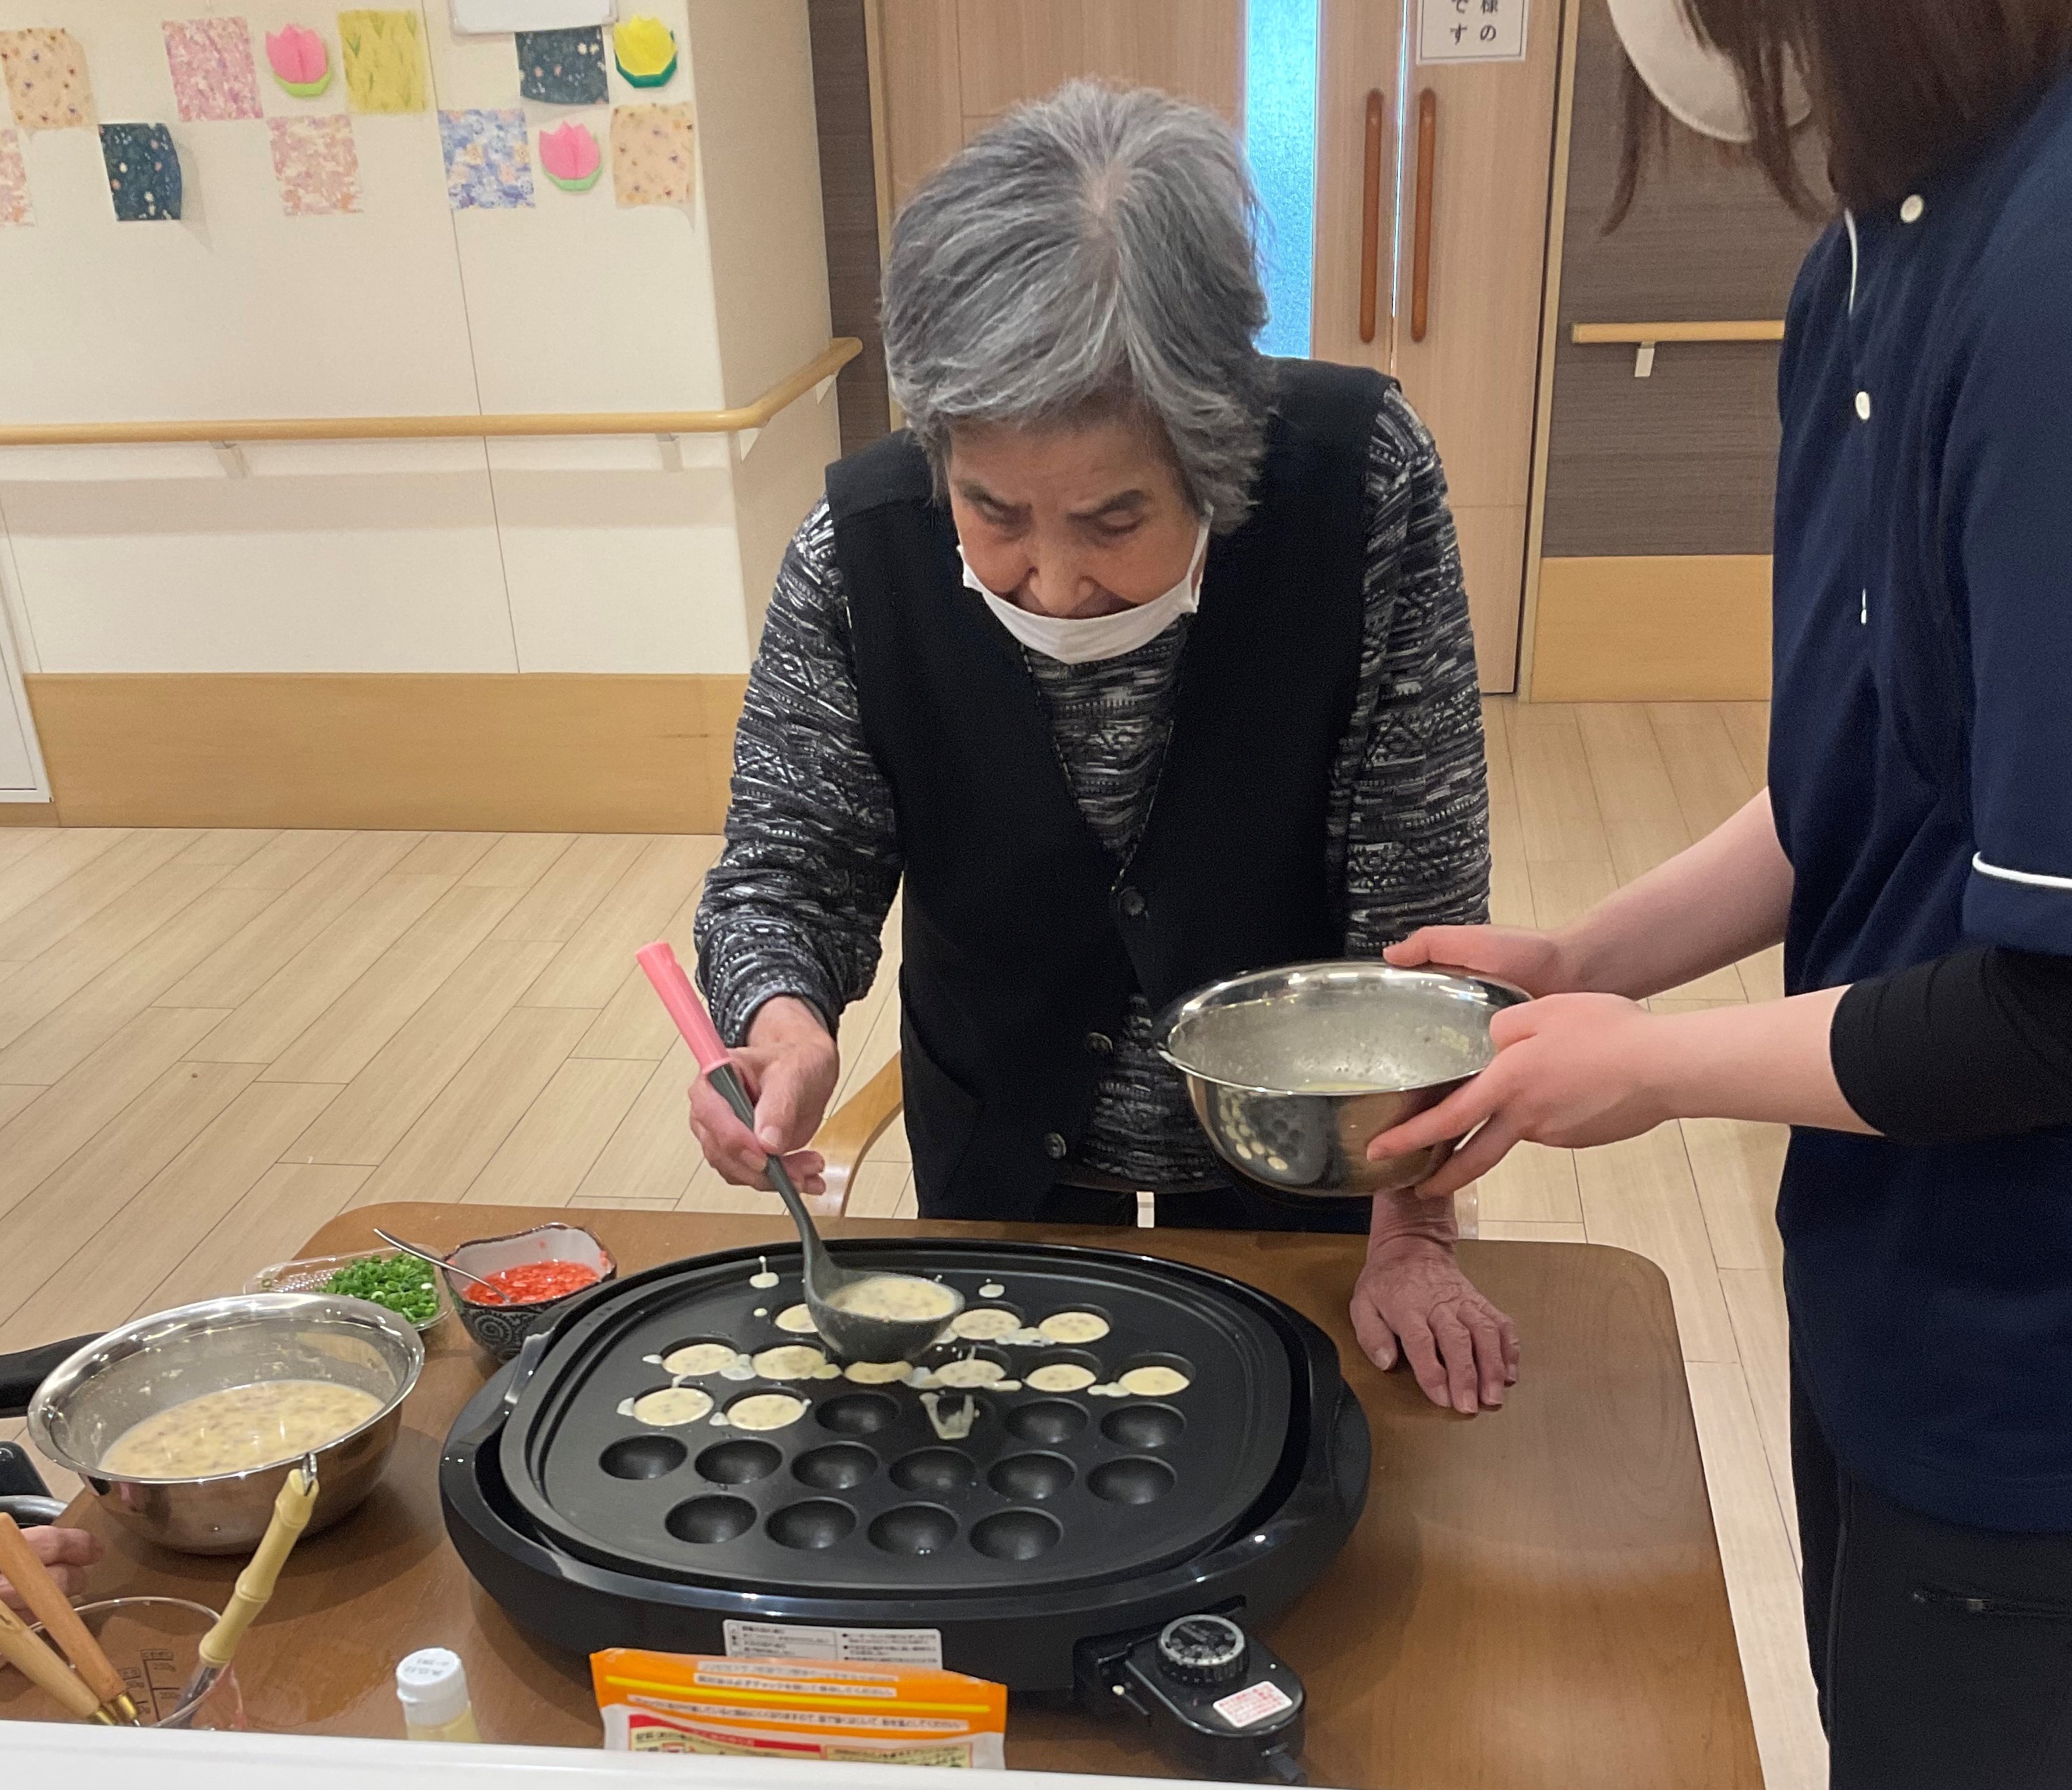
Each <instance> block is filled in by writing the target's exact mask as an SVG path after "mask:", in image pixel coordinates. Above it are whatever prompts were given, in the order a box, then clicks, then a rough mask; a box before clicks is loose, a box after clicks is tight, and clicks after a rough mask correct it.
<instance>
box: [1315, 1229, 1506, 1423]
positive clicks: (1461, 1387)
mask: <svg viewBox="0 0 2072 1790" xmlns="http://www.w3.org/2000/svg"><path fill="white" fill-rule="evenodd" d="M1374 1215H1375V1216H1374V1230H1373V1232H1372V1234H1371V1236H1370V1237H1369V1238H1368V1240H1367V1265H1366V1267H1365V1268H1364V1269H1362V1270H1361V1273H1360V1278H1359V1282H1357V1283H1356V1284H1355V1286H1354V1288H1353V1304H1352V1320H1353V1334H1354V1335H1355V1336H1357V1337H1358V1338H1359V1345H1360V1347H1361V1348H1363V1349H1364V1350H1366V1351H1367V1355H1368V1356H1369V1357H1370V1358H1371V1360H1373V1361H1374V1363H1375V1365H1376V1366H1377V1367H1380V1368H1392V1367H1394V1366H1395V1365H1396V1361H1397V1360H1398V1359H1399V1357H1400V1359H1401V1360H1404V1362H1405V1363H1406V1364H1408V1367H1409V1368H1410V1371H1411V1372H1412V1374H1413V1375H1415V1376H1416V1381H1417V1384H1418V1385H1420V1387H1422V1388H1423V1389H1424V1396H1425V1397H1427V1398H1429V1399H1430V1400H1431V1401H1432V1402H1433V1404H1434V1405H1444V1406H1446V1407H1448V1408H1449V1409H1453V1410H1456V1411H1458V1412H1460V1413H1461V1414H1462V1415H1463V1416H1466V1417H1472V1416H1473V1415H1474V1413H1476V1412H1477V1411H1478V1410H1483V1409H1488V1410H1494V1409H1496V1408H1497V1407H1498V1405H1502V1404H1503V1398H1504V1393H1505V1391H1506V1389H1507V1388H1509V1387H1511V1386H1514V1385H1516V1384H1517V1383H1518V1326H1517V1325H1516V1324H1515V1323H1512V1322H1511V1319H1509V1318H1507V1317H1506V1316H1505V1315H1503V1312H1501V1311H1498V1310H1497V1308H1496V1307H1495V1306H1494V1305H1492V1304H1490V1302H1489V1301H1488V1300H1487V1299H1486V1298H1483V1297H1482V1294H1481V1293H1480V1292H1479V1291H1478V1290H1477V1288H1476V1286H1475V1284H1474V1282H1472V1281H1471V1280H1470V1279H1469V1278H1468V1277H1467V1276H1466V1274H1463V1273H1462V1272H1461V1265H1460V1264H1459V1263H1458V1262H1457V1261H1455V1260H1454V1258H1453V1212H1452V1211H1451V1210H1450V1209H1449V1208H1446V1207H1444V1206H1440V1207H1433V1206H1429V1205H1426V1204H1424V1203H1422V1202H1421V1201H1420V1200H1418V1198H1417V1196H1416V1195H1414V1194H1387V1193H1384V1194H1382V1195H1379V1196H1378V1197H1377V1198H1376V1199H1375V1203H1374Z"/></svg>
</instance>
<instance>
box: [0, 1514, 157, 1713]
mask: <svg viewBox="0 0 2072 1790" xmlns="http://www.w3.org/2000/svg"><path fill="white" fill-rule="evenodd" d="M0 1574H4V1575H5V1576H6V1578H7V1580H8V1582H10V1584H12V1585H13V1586H14V1589H15V1590H17V1591H19V1592H20V1593H21V1595H22V1601H23V1603H26V1604H27V1605H28V1607H29V1610H30V1612H31V1615H34V1616H35V1619H36V1620H37V1621H38V1622H39V1623H42V1624H43V1635H42V1636H39V1635H36V1634H34V1633H32V1632H31V1631H30V1629H29V1627H28V1626H27V1623H24V1622H23V1620H22V1619H21V1618H20V1617H19V1616H18V1615H15V1614H14V1611H11V1610H10V1609H9V1608H8V1607H6V1605H5V1604H0V1658H4V1659H6V1660H7V1661H8V1662H9V1664H12V1665H14V1666H16V1667H18V1668H19V1669H20V1670H21V1673H22V1674H23V1677H26V1678H27V1679H28V1680H29V1681H30V1682H31V1684H33V1685H35V1686H36V1687H37V1688H38V1689H40V1690H42V1691H43V1693H45V1694H46V1695H47V1696H49V1697H51V1698H53V1699H54V1700H55V1701H56V1702H57V1703H58V1704H59V1705H60V1706H62V1707H63V1708H64V1710H65V1711H66V1713H67V1714H70V1715H72V1716H76V1718H79V1719H80V1721H82V1722H105V1723H107V1724H108V1725H109V1726H115V1725H116V1724H117V1722H124V1723H127V1724H128V1725H129V1726H131V1727H133V1728H134V1727H141V1726H143V1722H142V1718H141V1717H140V1716H139V1715H138V1713H137V1706H136V1705H135V1704H134V1703H133V1702H130V1700H129V1691H128V1689H127V1688H126V1687H125V1685H124V1684H123V1682H122V1674H121V1673H119V1672H117V1670H116V1669H115V1668H114V1666H113V1664H112V1663H110V1661H109V1657H108V1656H107V1655H106V1654H105V1653H104V1652H101V1644H100V1643H99V1642H98V1641H97V1640H95V1639H94V1638H93V1636H92V1635H91V1634H90V1633H89V1632H88V1630H87V1626H86V1624H85V1623H83V1622H81V1621H80V1619H79V1614H78V1612H77V1611H75V1610H74V1609H73V1608H72V1600H71V1599H68V1597H66V1595H64V1592H63V1591H62V1590H60V1589H59V1588H58V1582H57V1581H56V1579H54V1578H51V1574H50V1569H49V1568H48V1567H47V1566H44V1564H43V1562H42V1561H41V1560H39V1558H37V1557H36V1554H35V1550H34V1549H31V1547H30V1545H29V1543H28V1538H27V1537H26V1536H24V1535H23V1533H22V1531H21V1529H20V1528H19V1525H17V1524H16V1523H15V1521H14V1518H13V1517H11V1516H8V1515H7V1513H6V1512H4V1511H0ZM45 1636H47V1637H48V1640H45V1638H44V1637H45ZM53 1641H54V1642H56V1644H57V1646H58V1647H60V1648H64V1655H65V1659H68V1660H71V1661H72V1664H71V1665H70V1666H68V1665H67V1664H65V1661H64V1660H61V1659H60V1658H59V1657H58V1656H57V1654H56V1652H55V1651H54V1650H53V1648H51V1645H50V1644H49V1643H50V1642H53Z"/></svg>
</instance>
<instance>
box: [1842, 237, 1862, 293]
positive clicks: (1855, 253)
mask: <svg viewBox="0 0 2072 1790" xmlns="http://www.w3.org/2000/svg"><path fill="white" fill-rule="evenodd" d="M1842 221H1843V222H1844V224H1848V227H1849V315H1851V316H1852V317H1853V316H1855V315H1856V274H1857V270H1859V269H1860V268H1861V267H1862V265H1863V247H1862V245H1861V244H1860V243H1859V242H1858V241H1856V213H1855V212H1848V211H1845V212H1843V213H1842Z"/></svg>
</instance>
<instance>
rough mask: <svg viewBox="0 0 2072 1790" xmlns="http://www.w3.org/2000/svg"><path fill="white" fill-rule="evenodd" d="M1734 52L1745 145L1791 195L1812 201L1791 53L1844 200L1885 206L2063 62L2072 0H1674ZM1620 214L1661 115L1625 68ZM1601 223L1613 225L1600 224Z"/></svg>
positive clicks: (1807, 206) (2001, 118)
mask: <svg viewBox="0 0 2072 1790" xmlns="http://www.w3.org/2000/svg"><path fill="white" fill-rule="evenodd" d="M1678 4H1679V5H1680V6H1682V7H1683V10H1684V13H1685V14H1686V15H1687V16H1688V18H1689V19H1690V20H1691V21H1692V23H1693V24H1694V25H1696V27H1697V29H1698V32H1699V35H1700V36H1701V37H1703V38H1704V39H1705V40H1706V41H1707V42H1708V43H1711V44H1712V46H1713V47H1715V48H1716V49H1718V50H1719V51H1721V52H1722V53H1723V54H1724V55H1725V56H1726V57H1727V58H1728V60H1729V61H1731V62H1732V63H1733V65H1734V67H1735V69H1736V70H1737V72H1738V73H1739V74H1740V76H1741V90H1742V92H1743V93H1745V95H1746V96H1747V98H1748V101H1749V115H1750V117H1751V118H1752V119H1753V123H1754V126H1755V136H1754V139H1753V141H1752V142H1750V143H1749V145H1748V146H1747V147H1746V150H1745V152H1744V153H1745V154H1747V156H1748V157H1749V159H1750V160H1751V161H1753V163H1755V165H1756V166H1757V167H1759V168H1761V169H1762V171H1763V173H1764V174H1765V175H1767V176H1768V177H1769V179H1770V184H1771V185H1772V186H1773V187H1775V188H1776V189H1777V191H1778V193H1779V194H1780V195H1782V197H1783V198H1784V199H1785V200H1786V201H1788V202H1789V203H1790V204H1793V205H1795V206H1797V207H1799V208H1800V209H1801V210H1804V211H1815V210H1817V209H1818V207H1817V204H1816V202H1815V200H1814V199H1813V196H1812V195H1811V193H1810V192H1809V191H1807V187H1806V183H1805V180H1804V179H1803V176H1802V175H1800V172H1799V163H1798V160H1797V158H1796V157H1795V155H1794V142H1793V138H1794V132H1793V130H1792V128H1791V126H1790V121H1789V117H1790V115H1789V113H1788V111H1787V109H1786V84H1787V81H1788V78H1789V76H1788V70H1789V68H1790V65H1791V64H1792V63H1794V62H1796V64H1798V66H1799V68H1800V69H1801V70H1803V73H1804V77H1805V81H1806V86H1807V91H1808V92H1809V93H1811V96H1812V100H1813V113H1812V118H1811V126H1812V128H1813V129H1814V130H1816V131H1818V132H1819V135H1820V138H1821V139H1822V140H1823V142H1824V144H1825V145H1826V148H1827V177H1828V181H1829V183H1830V184H1831V186H1832V187H1833V188H1834V190H1835V192H1836V195H1837V196H1838V197H1839V198H1840V200H1841V201H1842V203H1843V204H1845V205H1855V206H1864V207H1869V206H1876V205H1881V204H1889V203H1891V202H1892V201H1893V200H1896V199H1897V198H1899V197H1901V195H1904V194H1905V193H1906V192H1907V191H1909V190H1910V188H1911V187H1913V186H1914V185H1915V184H1916V183H1918V181H1919V179H1921V177H1922V175H1924V174H1926V172H1927V171H1928V170H1929V169H1930V168H1932V167H1934V166H1935V165H1936V164H1937V163H1940V162H1942V161H1945V160H1947V159H1948V158H1950V157H1951V156H1953V155H1957V154H1962V153H1963V151H1964V150H1967V149H1968V148H1970V147H1971V146H1973V145H1974V144H1976V143H1979V142H1982V141H1984V139H1985V138H1988V137H1990V136H1992V134H1994V132H1996V130H1999V129H2000V126H2003V125H2004V124H2006V123H2007V122H2008V121H2009V120H2011V119H2012V118H2014V117H2016V116H2018V115H2019V114H2020V113H2021V112H2022V111H2023V110H2024V109H2026V108H2027V107H2028V106H2029V105H2030V104H2031V103H2032V102H2033V101H2034V100H2035V98H2036V97H2037V94H2038V93H2041V90H2042V89H2043V88H2045V87H2047V86H2049V84H2050V83H2051V82H2052V81H2053V80H2055V79H2056V78H2057V77H2058V76H2059V75H2060V74H2062V73H2063V72H2065V71H2066V68H2072V0H1678ZM1666 129H1667V115H1666V114H1665V113H1663V112H1662V110H1661V109H1660V108H1659V106H1658V105H1655V101H1654V97H1653V96H1652V95H1651V94H1650V93H1648V91H1647V89H1646V85H1645V84H1644V83H1643V82H1642V80H1641V79H1640V77H1639V76H1638V74H1637V73H1635V72H1634V70H1633V68H1631V67H1630V65H1629V67H1628V68H1627V69H1626V137H1625V148H1624V152H1623V158H1622V163H1621V167H1620V174H1619V186H1618V195H1617V196H1616V197H1615V198H1614V201H1613V208H1612V212H1613V215H1612V219H1611V224H1613V225H1616V224H1617V223H1618V221H1619V220H1621V219H1622V218H1623V217H1624V216H1625V215H1626V209H1627V208H1628V207H1629V206H1630V204H1631V203H1632V200H1633V194H1634V188H1635V187H1636V186H1637V185H1638V181H1639V179H1640V176H1641V173H1642V168H1643V166H1644V165H1645V163H1646V161H1647V158H1648V156H1649V154H1650V153H1651V150H1653V149H1654V148H1655V147H1656V146H1658V145H1659V142H1660V141H1661V139H1662V138H1663V135H1664V134H1666ZM1608 227H1609V226H1608Z"/></svg>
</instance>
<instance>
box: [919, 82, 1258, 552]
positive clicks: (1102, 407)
mask: <svg viewBox="0 0 2072 1790" xmlns="http://www.w3.org/2000/svg"><path fill="white" fill-rule="evenodd" d="M1258 211H1259V204H1258V199H1257V196H1256V194H1255V193H1254V191H1253V190H1252V179H1251V176H1250V175H1249V174H1248V172H1247V171H1246V168H1245V165H1244V154H1243V152H1242V151H1241V150H1239V146H1238V145H1237V143H1236V142H1235V139H1234V138H1233V137H1232V136H1231V132H1230V130H1229V128H1228V127H1227V126H1226V125H1224V124H1223V121H1221V120H1220V119H1219V118H1218V117H1216V116H1215V114H1214V113H1211V112H1207V111H1205V110H1203V109H1202V108H1201V107H1199V106H1194V105H1184V104H1182V102H1180V101H1177V100H1174V99H1171V98H1169V97H1167V96H1166V95H1165V94H1163V93H1156V92H1153V91H1152V90H1150V89H1149V88H1135V89H1122V88H1111V87H1104V86H1101V85H1100V84H1096V83H1095V82H1092V81H1085V80H1079V81H1073V82H1071V83H1069V84H1067V85H1066V86H1064V87H1061V88H1059V90H1058V91H1057V92H1056V93H1054V94H1052V95H1051V96H1050V97H1049V98H1048V99H1046V100H1042V101H1038V102H1037V103H1035V104H1034V105H1025V106H1022V107H1021V108H1019V109H1017V110H1015V111H1013V112H1011V113H1009V114H1008V115H1007V117H1005V118H1004V119H1002V120H1001V122H1000V123H998V124H997V125H995V126H993V127H992V128H991V129H990V130H987V131H986V132H985V134H983V135H981V136H979V137H977V138H974V139H973V140H972V142H971V143H970V144H968V146H966V147H965V149H964V150H963V152H962V153H961V154H958V155H956V156H954V157H952V158H951V159H950V161H949V162H948V163H946V164H944V166H943V167H941V168H939V169H938V170H937V171H936V172H935V174H934V175H931V177H930V178H929V179H927V181H926V182H925V183H923V185H922V186H921V187H920V188H919V191H916V192H915V195H914V196H913V198H912V199H911V200H910V201H909V202H908V203H907V205H906V209H905V210H904V211H902V212H901V213H900V214H899V220H898V224H896V225H895V226H894V230H893V237H892V253H891V257H890V260H889V261H888V262H887V264H886V270H885V306H884V325H885V360H886V368H887V371H888V372H889V373H890V377H891V384H892V393H893V396H894V397H896V398H897V399H898V401H899V405H900V407H901V408H902V409H903V410H904V411H905V412H906V420H907V422H908V424H909V426H911V428H912V429H913V430H914V433H915V436H916V437H917V438H918V439H919V442H920V443H921V445H922V446H923V448H924V449H925V450H926V451H927V454H928V457H929V459H930V461H931V463H932V464H933V465H934V467H935V475H936V479H937V482H938V484H939V483H940V482H941V479H942V475H943V463H944V460H945V459H946V457H947V454H948V446H949V433H950V430H952V428H953V427H954V426H956V425H957V424H959V423H962V422H1004V423H1009V424H1038V425H1041V424H1045V423H1057V422H1065V423H1069V422H1072V421H1074V420H1075V419H1081V418H1087V417H1091V416H1095V415H1101V414H1111V413H1112V412H1113V411H1115V410H1117V409H1122V410H1134V411H1137V412H1139V413H1141V414H1144V415H1146V416H1148V417H1149V418H1150V419H1151V420H1152V421H1153V422H1155V423H1156V424H1157V426H1159V427H1160V428H1161V430H1162V431H1163V432H1164V434H1165V439H1166V441H1167V442H1168V443H1169V444H1170V447H1171V449H1172V453H1173V457H1174V461H1175V462H1176V463H1177V464H1178V468H1179V471H1180V475H1181V479H1182V483H1183V484H1185V486H1186V490H1187V493H1188V495H1189V496H1190V498H1192V499H1193V500H1194V503H1195V504H1196V505H1197V507H1198V508H1201V509H1202V510H1205V511H1207V512H1211V514H1212V515H1213V516H1214V518H1215V527H1216V529H1218V531H1219V532H1223V531H1227V530H1229V529H1234V528H1235V527H1236V526H1237V525H1238V524H1239V522H1241V521H1244V517H1245V516H1246V514H1247V512H1248V511H1249V509H1250V508H1251V504H1252V477H1253V475H1254V473H1255V472H1256V471H1257V470H1258V466H1259V461H1260V455H1261V454H1262V452H1263V451H1264V438H1265V428H1266V413H1267V407H1268V396H1269V392H1270V389H1271V388H1270V367H1269V364H1268V361H1267V360H1266V359H1265V358H1264V356H1262V355H1260V352H1259V351H1258V349H1257V348H1256V346H1255V345H1254V338H1255V337H1256V335H1258V333H1259V331H1260V328H1261V327H1262V326H1263V325H1264V323H1265V321H1266V295H1265V294H1264V292H1263V291H1262V290H1260V283H1259V274H1258V270H1257V258H1256V245H1255V226H1256V219H1257V216H1258Z"/></svg>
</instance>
